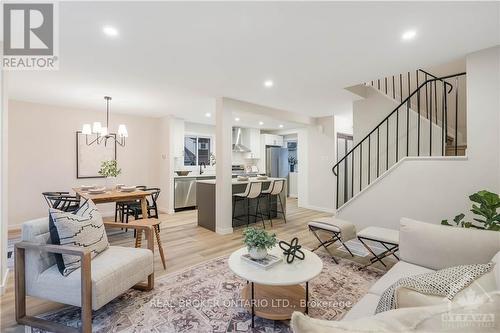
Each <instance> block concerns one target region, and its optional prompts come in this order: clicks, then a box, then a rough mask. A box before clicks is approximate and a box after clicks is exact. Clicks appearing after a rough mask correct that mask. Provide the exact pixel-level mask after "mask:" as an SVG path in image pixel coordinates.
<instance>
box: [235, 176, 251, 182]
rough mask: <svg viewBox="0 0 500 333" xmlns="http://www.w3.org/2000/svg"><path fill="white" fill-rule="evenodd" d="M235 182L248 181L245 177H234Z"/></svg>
mask: <svg viewBox="0 0 500 333" xmlns="http://www.w3.org/2000/svg"><path fill="white" fill-rule="evenodd" d="M236 180H237V181H239V182H246V181H247V180H248V177H246V176H238V177H236Z"/></svg>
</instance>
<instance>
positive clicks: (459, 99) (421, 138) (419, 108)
mask: <svg viewBox="0 0 500 333" xmlns="http://www.w3.org/2000/svg"><path fill="white" fill-rule="evenodd" d="M419 72H420V73H423V74H421V75H420V76H423V77H424V79H425V80H424V81H423V82H419ZM465 76H466V73H465V72H463V73H458V74H453V75H448V76H444V77H435V76H434V75H432V74H430V73H427V72H425V71H423V70H417V71H416V74H415V77H414V79H413V80H414V81H413V82H414V83H416V86H415V87H416V88H415V89H414V90H413V92H411V78H410V73H408V75H407V80H405V82H404V84H403V76H402V75H400V76H399V80H398V81H399V87H398V85H397V84H396V79H395V77H394V76H393V77H392V78H385V79H382V81H381V80H377V81H372V82H370V83H368V84H369V85H372V86H373V87H374V88H376V89H378V90H380V91H381V92H383V93H385V94H387V95H388V96H391V95H392V97H393V99H395V100H398V99H399V100H400V104H399V105H398V106H397V107H396V108H395V109H394V110H393V111H392V112H390V113H389V114H388V115H387V116H386V117H385V118H384V119H383V120H382V121H381V122H380V123H379V124H378V125H377V126H376V127H375V128H374V129H372V130H371V131H370V132H369V133H368V134H367V135H366V136H365V137H364V138H363V139H362V140H361V141H359V142H358V143H357V144H355V146H354V147H353V148H352V149H351V150H349V151H348V152H347V153H346V154H345V155H344V157H342V158H341V159H340V160H339V161H337V163H336V164H335V165H334V166H333V168H332V171H333V173H334V174H335V176H336V182H337V184H336V194H337V195H336V206H337V208H339V207H340V206H342V205H343V204H345V203H346V202H347V201H349V200H350V199H351V198H352V197H354V195H356V194H357V193H359V192H361V191H362V190H363V189H364V188H365V187H367V186H368V185H370V184H371V183H372V182H373V181H374V180H375V179H376V178H378V177H379V176H380V175H381V174H382V173H384V172H385V171H387V170H388V169H389V168H390V167H391V166H392V165H394V164H396V163H397V162H398V161H399V160H400V159H402V158H403V157H406V156H445V155H446V146H447V142H449V141H451V140H452V142H453V144H454V152H455V155H458V141H459V137H460V135H462V133H459V130H458V129H459V128H463V127H464V126H465V124H463V122H464V120H463V118H464V117H463V116H461V115H462V114H463V115H465V103H464V102H463V98H465V95H460V93H461V92H462V91H463V87H464V86H465V84H464V82H462V81H463V80H465ZM450 81H451V82H453V84H451V83H450ZM405 85H406V87H405ZM398 88H399V89H398ZM404 96H406V97H404Z"/></svg>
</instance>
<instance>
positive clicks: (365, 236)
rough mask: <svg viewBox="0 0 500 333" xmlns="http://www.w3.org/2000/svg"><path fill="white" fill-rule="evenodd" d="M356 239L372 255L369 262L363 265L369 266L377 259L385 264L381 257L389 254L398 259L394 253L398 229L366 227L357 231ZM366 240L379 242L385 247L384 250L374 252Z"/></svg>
mask: <svg viewBox="0 0 500 333" xmlns="http://www.w3.org/2000/svg"><path fill="white" fill-rule="evenodd" d="M358 239H359V241H360V242H361V244H363V246H364V247H365V248H366V249H367V250H368V251H369V252H370V253H371V254H372V255H373V258H370V263H369V264H367V265H365V266H364V267H367V266H370V265H372V264H374V263H375V262H377V261H379V262H380V263H381V264H382V265H384V266H386V264H385V263H384V262H383V261H382V259H383V258H385V257H388V256H391V255H392V256H394V257H395V258H396V259H397V260H399V258H398V256H397V255H396V252H397V251H398V250H399V231H398V230H394V229H388V228H381V227H367V228H365V229H363V230H361V231H360V232H358ZM366 241H371V242H376V243H379V244H381V245H382V246H383V247H384V248H385V251H383V252H382V253H379V254H376V253H375V252H374V251H373V249H372V248H371V247H370V246H369V245H368V244H367V242H366ZM364 267H363V268H364Z"/></svg>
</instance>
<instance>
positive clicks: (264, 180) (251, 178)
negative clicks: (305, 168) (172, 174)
mask: <svg viewBox="0 0 500 333" xmlns="http://www.w3.org/2000/svg"><path fill="white" fill-rule="evenodd" d="M278 179H284V180H286V178H272V177H268V178H267V179H262V180H260V179H257V177H250V178H249V179H248V180H245V181H240V180H237V179H236V178H233V180H232V183H233V185H239V184H248V183H249V182H262V183H264V182H270V181H272V180H278ZM215 181H216V180H215V179H207V180H198V181H197V183H203V184H213V185H215Z"/></svg>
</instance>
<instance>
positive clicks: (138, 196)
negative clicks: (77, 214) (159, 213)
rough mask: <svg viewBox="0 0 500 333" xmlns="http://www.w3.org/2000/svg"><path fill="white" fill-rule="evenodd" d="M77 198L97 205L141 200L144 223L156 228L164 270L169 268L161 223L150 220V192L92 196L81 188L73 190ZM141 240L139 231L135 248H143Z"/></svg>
mask: <svg viewBox="0 0 500 333" xmlns="http://www.w3.org/2000/svg"><path fill="white" fill-rule="evenodd" d="M73 191H75V193H76V195H77V197H82V198H85V199H90V200H92V201H93V202H94V203H95V204H101V203H110V202H123V201H136V200H139V201H140V202H141V211H142V219H141V220H142V221H144V224H145V225H150V226H152V227H154V231H155V235H156V240H157V241H158V248H159V251H160V257H161V261H162V264H163V268H165V269H166V268H167V267H166V264H165V256H164V253H163V246H162V244H161V240H160V228H159V225H160V223H161V222H160V221H159V220H158V219H148V201H147V199H146V198H147V197H148V195H151V192H150V191H147V190H145V191H144V190H135V191H132V192H125V191H121V190H119V189H106V191H105V192H104V193H98V194H92V193H89V192H88V191H86V190H83V189H82V188H80V187H75V188H73ZM141 220H138V221H137V222H138V223H141ZM141 239H142V232H141V231H140V230H138V231H137V234H136V238H135V247H141Z"/></svg>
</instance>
